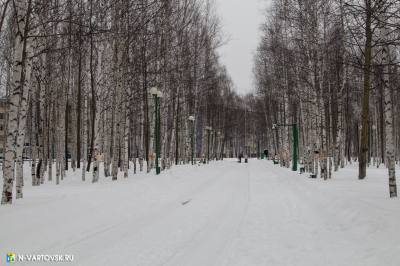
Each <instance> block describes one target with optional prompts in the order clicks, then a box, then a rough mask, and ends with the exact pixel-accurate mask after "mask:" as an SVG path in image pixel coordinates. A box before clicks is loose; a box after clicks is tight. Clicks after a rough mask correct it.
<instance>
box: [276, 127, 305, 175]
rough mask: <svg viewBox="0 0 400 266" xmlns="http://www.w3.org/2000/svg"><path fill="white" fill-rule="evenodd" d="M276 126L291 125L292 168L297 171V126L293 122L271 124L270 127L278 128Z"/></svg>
mask: <svg viewBox="0 0 400 266" xmlns="http://www.w3.org/2000/svg"><path fill="white" fill-rule="evenodd" d="M278 127H291V128H292V132H293V154H292V156H293V166H292V170H293V171H297V161H298V149H299V126H298V125H297V124H296V123H294V124H273V125H272V129H278Z"/></svg>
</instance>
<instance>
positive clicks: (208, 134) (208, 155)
mask: <svg viewBox="0 0 400 266" xmlns="http://www.w3.org/2000/svg"><path fill="white" fill-rule="evenodd" d="M210 134H211V130H207V163H209V162H210Z"/></svg>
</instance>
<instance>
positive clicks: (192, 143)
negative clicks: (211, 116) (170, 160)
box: [189, 116, 195, 165]
mask: <svg viewBox="0 0 400 266" xmlns="http://www.w3.org/2000/svg"><path fill="white" fill-rule="evenodd" d="M189 121H190V122H191V124H192V130H191V131H192V136H191V143H190V144H191V146H192V165H194V153H195V147H194V122H195V118H194V116H189Z"/></svg>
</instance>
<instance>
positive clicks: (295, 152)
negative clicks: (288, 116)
mask: <svg viewBox="0 0 400 266" xmlns="http://www.w3.org/2000/svg"><path fill="white" fill-rule="evenodd" d="M292 130H293V167H292V170H293V171H297V161H298V150H299V128H298V125H297V124H293V125H292Z"/></svg>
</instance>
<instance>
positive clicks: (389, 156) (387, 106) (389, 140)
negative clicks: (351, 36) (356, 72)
mask: <svg viewBox="0 0 400 266" xmlns="http://www.w3.org/2000/svg"><path fill="white" fill-rule="evenodd" d="M382 33H383V37H384V39H385V38H386V34H387V31H385V30H384V31H382ZM381 56H382V65H383V70H384V71H383V86H384V87H383V93H384V115H385V125H386V138H385V142H386V143H385V144H386V165H387V167H388V172H389V193H390V197H391V198H393V197H397V185H396V164H395V163H396V162H395V156H396V155H395V146H394V140H393V102H392V93H391V90H390V83H389V81H390V80H389V73H390V67H389V63H390V50H389V45H385V46H384V47H383V48H382V52H381Z"/></svg>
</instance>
